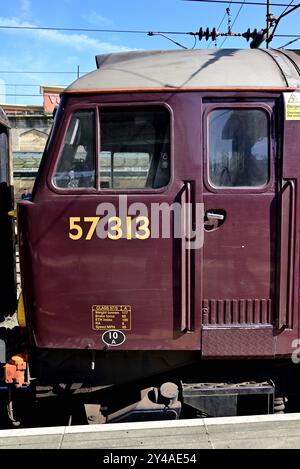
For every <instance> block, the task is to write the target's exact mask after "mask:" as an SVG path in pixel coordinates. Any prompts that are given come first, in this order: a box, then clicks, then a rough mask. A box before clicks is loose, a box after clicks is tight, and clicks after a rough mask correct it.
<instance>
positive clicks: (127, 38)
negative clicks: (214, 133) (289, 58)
mask: <svg viewBox="0 0 300 469" xmlns="http://www.w3.org/2000/svg"><path fill="white" fill-rule="evenodd" d="M252 1H255V0H252ZM1 3H2V4H1V9H0V26H38V27H58V28H87V29H93V28H96V29H97V28H98V29H118V30H120V29H121V30H124V29H126V30H145V31H198V30H199V28H200V27H201V26H202V27H204V28H206V27H210V28H212V27H216V28H217V27H218V26H219V24H220V22H221V20H222V18H223V16H224V14H225V9H226V7H227V6H228V5H227V4H213V3H201V2H193V1H192V2H190V1H183V0H51V1H49V0H47V1H46V0H11V1H10V2H8V1H5V2H4V1H2V2H1ZM228 3H229V0H228ZM274 3H287V4H288V3H290V0H274ZM298 3H299V1H297V0H294V2H293V3H292V5H297V4H298ZM230 8H231V21H232V23H233V22H234V20H235V24H234V26H233V28H232V30H233V31H235V32H244V31H245V30H247V28H250V29H251V30H252V29H254V28H257V29H260V28H262V27H265V17H266V8H265V7H264V6H251V5H244V6H243V7H242V9H241V10H240V12H239V9H240V5H235V4H234V5H233V4H232V5H231V7H230ZM283 10H284V7H274V6H273V7H271V12H272V13H273V14H274V15H275V16H279V15H280V13H281V12H282V11H283ZM238 12H239V15H238V16H237V14H238ZM299 24H300V8H299V9H298V10H296V11H295V12H293V13H291V14H290V15H288V16H287V17H286V18H284V19H283V20H282V21H281V22H280V24H279V26H278V28H277V31H276V33H277V34H299V36H300V30H299ZM226 29H227V20H226V19H224V21H223V24H222V25H221V27H220V31H224V32H225V31H226ZM0 36H1V51H0V94H1V96H0V102H1V103H4V102H6V103H18V104H42V100H41V98H39V97H35V96H27V97H26V96H8V94H11V95H14V94H28V95H29V94H32V95H38V94H39V85H40V84H48V85H68V84H69V83H71V82H72V81H73V80H74V79H75V78H76V71H77V66H78V65H79V67H80V71H81V72H87V71H90V70H92V69H94V68H95V55H96V54H101V53H102V54H103V53H111V52H117V51H128V50H134V49H144V50H151V49H174V48H178V46H176V45H175V44H173V43H171V42H170V41H168V40H167V39H165V38H163V37H160V36H154V37H149V36H147V35H146V34H122V33H105V32H74V31H73V32H72V31H70V32H67V31H41V30H39V31H37V30H34V31H32V30H31V31H28V30H16V29H0ZM169 37H171V38H172V39H173V40H176V41H178V42H180V43H181V44H183V45H184V46H186V47H188V48H190V47H193V45H194V39H193V38H192V37H189V36H169ZM291 39H292V38H291ZM223 41H224V39H223V38H219V39H218V41H217V44H218V47H220V46H222V47H229V48H239V47H249V44H248V43H247V42H246V40H245V39H240V38H227V39H226V41H225V42H224V43H223ZM288 41H289V38H282V37H278V38H275V39H274V40H273V42H272V47H279V46H281V45H283V44H285V43H286V42H288ZM208 46H210V47H214V43H212V42H211V41H208V42H206V41H205V40H202V41H201V42H199V41H198V40H197V43H196V47H198V48H205V47H208ZM297 46H298V48H300V41H298V42H295V43H294V44H292V45H291V46H290V48H297ZM7 71H10V72H17V71H19V72H22V73H4V72H7ZM53 71H60V72H67V71H68V72H72V74H70V73H69V74H63V73H59V74H50V73H46V72H53ZM23 72H24V73H23ZM35 72H43V73H35ZM25 84H26V85H32V86H20V85H25ZM5 93H6V95H5Z"/></svg>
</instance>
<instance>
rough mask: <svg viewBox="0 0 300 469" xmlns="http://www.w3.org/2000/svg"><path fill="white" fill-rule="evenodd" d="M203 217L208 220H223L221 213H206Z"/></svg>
mask: <svg viewBox="0 0 300 469" xmlns="http://www.w3.org/2000/svg"><path fill="white" fill-rule="evenodd" d="M205 215H206V218H207V219H208V220H224V219H225V215H223V214H222V213H214V212H206V213H205Z"/></svg>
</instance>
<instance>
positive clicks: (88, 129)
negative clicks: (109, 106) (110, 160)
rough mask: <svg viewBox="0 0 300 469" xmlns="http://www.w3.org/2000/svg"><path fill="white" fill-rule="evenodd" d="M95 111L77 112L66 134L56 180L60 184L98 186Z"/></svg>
mask: <svg viewBox="0 0 300 469" xmlns="http://www.w3.org/2000/svg"><path fill="white" fill-rule="evenodd" d="M95 143H96V140H95V112H94V111H93V110H81V111H77V112H74V114H73V116H72V118H71V120H70V122H69V126H68V129H67V132H66V135H65V139H64V143H63V146H62V150H61V153H60V157H59V161H58V164H57V167H56V170H55V173H54V176H53V183H54V185H55V186H56V187H59V188H72V189H76V188H94V187H95V168H96V158H95Z"/></svg>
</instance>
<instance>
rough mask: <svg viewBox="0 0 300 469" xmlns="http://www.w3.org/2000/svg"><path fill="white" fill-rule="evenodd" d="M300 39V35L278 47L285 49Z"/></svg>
mask: <svg viewBox="0 0 300 469" xmlns="http://www.w3.org/2000/svg"><path fill="white" fill-rule="evenodd" d="M299 40H300V36H299V37H297V39H293V41H289V42H287V43H286V44H283V46H280V47H278V49H284V48H285V47H286V46H290V45H291V44H293V43H294V42H297V41H299Z"/></svg>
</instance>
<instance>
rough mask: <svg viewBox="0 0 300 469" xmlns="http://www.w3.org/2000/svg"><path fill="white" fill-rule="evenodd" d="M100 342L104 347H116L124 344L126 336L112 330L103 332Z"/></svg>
mask: <svg viewBox="0 0 300 469" xmlns="http://www.w3.org/2000/svg"><path fill="white" fill-rule="evenodd" d="M102 340H103V342H104V343H105V344H106V345H111V346H113V347H117V346H118V345H122V344H123V343H124V342H125V340H126V336H125V334H124V332H122V331H118V330H116V329H112V330H109V331H105V332H104V334H102Z"/></svg>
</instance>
